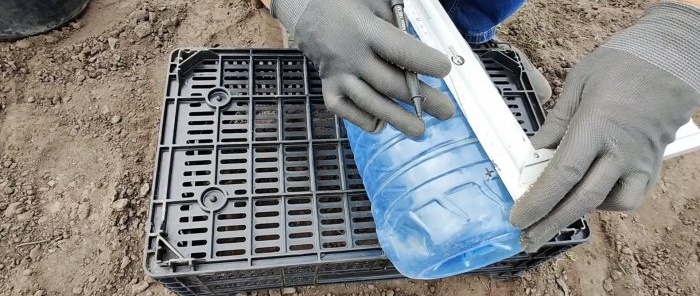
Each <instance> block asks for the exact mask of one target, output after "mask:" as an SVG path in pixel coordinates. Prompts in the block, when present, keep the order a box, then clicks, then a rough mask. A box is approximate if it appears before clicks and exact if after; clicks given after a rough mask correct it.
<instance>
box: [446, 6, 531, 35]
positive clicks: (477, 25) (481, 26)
mask: <svg viewBox="0 0 700 296" xmlns="http://www.w3.org/2000/svg"><path fill="white" fill-rule="evenodd" d="M440 2H441V3H442V5H443V7H444V8H445V10H447V13H448V14H449V15H450V17H451V18H452V21H453V22H454V23H455V25H457V28H458V29H459V31H460V32H461V33H462V35H463V36H464V39H466V40H467V42H469V43H477V44H478V43H484V42H487V41H489V40H491V39H492V38H493V36H495V35H496V26H498V25H499V24H500V23H501V22H503V21H504V20H506V19H507V18H508V17H509V16H511V15H512V14H513V13H515V11H516V10H518V8H520V7H521V6H522V5H523V3H525V0H440Z"/></svg>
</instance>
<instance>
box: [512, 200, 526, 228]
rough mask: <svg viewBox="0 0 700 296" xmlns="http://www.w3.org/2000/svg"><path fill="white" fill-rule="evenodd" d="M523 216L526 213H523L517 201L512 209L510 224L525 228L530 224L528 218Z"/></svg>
mask: <svg viewBox="0 0 700 296" xmlns="http://www.w3.org/2000/svg"><path fill="white" fill-rule="evenodd" d="M523 217H524V215H523V213H522V210H521V207H520V206H519V204H518V203H517V202H516V203H515V205H513V208H512V209H511V211H510V217H509V218H510V224H511V225H513V227H515V228H517V229H525V227H527V226H529V223H527V221H526V219H524V218H523Z"/></svg>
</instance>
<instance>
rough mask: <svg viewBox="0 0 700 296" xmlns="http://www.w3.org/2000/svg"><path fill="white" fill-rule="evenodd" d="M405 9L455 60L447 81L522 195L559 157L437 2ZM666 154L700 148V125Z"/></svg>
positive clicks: (410, 1) (511, 187)
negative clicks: (528, 128) (523, 121)
mask: <svg viewBox="0 0 700 296" xmlns="http://www.w3.org/2000/svg"><path fill="white" fill-rule="evenodd" d="M405 3H406V7H405V10H406V13H407V15H408V18H409V19H410V21H411V24H412V25H413V27H414V29H415V30H416V32H417V33H418V36H419V37H420V38H421V40H422V41H423V42H424V43H426V44H428V45H430V46H432V47H434V48H436V49H438V50H440V51H442V52H443V53H445V54H447V55H448V56H449V57H450V59H451V60H452V62H453V65H452V66H453V67H452V72H450V74H449V75H448V76H447V77H446V78H445V82H446V84H447V86H448V87H449V89H450V91H451V92H452V94H453V95H454V96H455V98H456V99H457V103H458V105H459V107H460V109H461V110H462V112H463V113H464V114H465V116H466V117H467V118H468V121H469V124H470V125H471V127H472V128H473V129H474V132H475V134H476V136H477V138H478V139H479V142H480V143H481V145H482V146H483V147H484V150H485V151H486V154H487V155H488V156H489V159H490V160H491V161H492V162H493V164H494V166H495V168H496V171H497V172H498V174H499V175H500V177H501V179H502V180H503V183H504V184H505V186H506V188H507V189H508V192H510V194H511V196H512V197H513V199H518V198H519V197H520V196H521V195H522V194H523V193H524V192H525V190H527V188H528V187H529V186H530V184H532V182H534V181H535V180H536V179H537V177H538V176H539V175H540V174H541V173H542V171H543V170H544V168H545V167H546V166H547V162H548V161H549V159H551V158H552V156H553V155H554V151H552V150H538V151H535V149H534V147H533V146H532V143H530V140H529V139H528V137H527V135H525V133H524V132H523V130H522V128H521V127H520V124H518V122H517V121H516V120H515V117H513V115H512V113H511V111H510V109H509V108H508V106H507V105H506V103H505V102H504V101H503V99H502V98H501V96H500V94H499V93H498V90H497V89H496V87H495V86H494V85H493V83H492V82H491V80H490V79H489V77H488V75H487V73H486V72H485V71H484V70H483V68H482V67H481V64H480V63H479V61H478V60H477V58H476V56H475V55H474V54H473V52H472V50H471V48H470V47H469V45H468V44H467V43H466V42H465V41H464V38H462V35H461V34H460V33H459V31H458V30H457V28H456V27H455V25H454V24H453V23H452V21H450V17H449V16H448V15H447V12H445V10H444V9H443V8H442V5H441V4H440V2H438V0H405ZM676 137H677V139H676V142H674V143H672V144H670V145H669V146H668V147H667V149H666V152H665V157H666V158H670V157H674V156H678V155H681V154H684V153H688V152H690V151H692V150H696V149H698V148H700V129H699V128H698V127H697V126H696V125H695V124H693V123H692V122H690V123H689V124H687V125H685V126H683V127H682V128H681V129H680V130H679V131H678V134H677V136H676Z"/></svg>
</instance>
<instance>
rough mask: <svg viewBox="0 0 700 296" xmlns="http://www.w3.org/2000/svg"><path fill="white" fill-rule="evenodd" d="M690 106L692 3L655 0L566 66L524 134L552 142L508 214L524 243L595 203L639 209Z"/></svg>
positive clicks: (698, 57) (699, 94)
mask: <svg viewBox="0 0 700 296" xmlns="http://www.w3.org/2000/svg"><path fill="white" fill-rule="evenodd" d="M698 104H700V8H698V7H695V6H692V5H690V4H683V3H679V2H662V3H660V4H658V5H655V6H653V7H651V8H650V9H649V10H648V11H647V14H646V15H645V16H644V17H643V18H642V19H641V20H640V22H639V23H637V24H636V25H634V26H633V27H631V28H629V29H627V30H625V31H623V32H622V33H621V34H619V35H617V36H616V37H614V38H613V39H612V40H611V41H610V42H608V43H607V44H605V45H603V46H602V47H601V48H599V49H597V50H596V51H595V52H594V53H593V54H591V55H590V56H588V57H587V58H585V59H584V60H583V61H582V62H581V63H580V64H579V65H577V66H576V67H575V69H573V70H572V71H571V72H570V74H569V75H568V77H567V79H566V85H565V86H564V92H563V93H562V95H561V99H560V101H559V102H558V104H557V105H556V106H555V108H554V110H552V111H551V112H550V114H549V115H548V117H547V120H546V122H545V124H544V126H543V127H542V129H541V130H540V131H539V133H537V135H535V136H534V137H533V138H532V143H533V145H534V146H535V147H536V148H556V147H557V146H558V149H557V151H556V154H555V156H554V158H553V159H552V160H551V161H550V162H549V165H548V166H547V168H546V169H545V171H544V172H543V174H542V175H541V176H540V177H539V179H538V180H537V181H536V182H535V183H534V184H533V185H532V186H531V187H530V188H529V190H528V191H527V192H526V193H525V194H524V195H523V196H522V197H521V198H520V199H518V200H517V201H516V203H515V205H514V207H513V210H512V212H511V222H512V224H513V225H514V226H515V227H517V228H520V229H523V231H522V243H523V247H524V248H525V250H526V251H528V252H532V251H536V250H537V249H539V247H540V246H542V245H543V244H544V243H546V242H547V241H549V240H550V239H551V238H552V237H554V236H555V235H556V233H557V232H558V231H560V230H562V229H563V228H565V227H567V226H569V225H570V224H572V223H573V222H575V221H576V220H578V219H580V218H581V217H583V216H584V215H585V214H586V213H589V212H592V211H594V210H595V209H602V210H614V211H624V210H632V209H636V208H638V207H639V206H640V205H641V203H642V200H643V199H644V198H645V196H646V195H647V194H648V192H649V191H650V189H652V188H653V186H654V184H655V182H656V179H657V176H658V174H659V170H660V167H661V163H662V158H663V153H664V150H665V147H666V146H667V145H668V144H669V143H671V142H672V141H673V140H674V137H675V133H676V131H677V130H678V128H679V127H681V126H682V125H684V124H685V123H687V122H688V120H689V119H690V117H691V115H692V114H693V111H694V110H695V107H697V106H698Z"/></svg>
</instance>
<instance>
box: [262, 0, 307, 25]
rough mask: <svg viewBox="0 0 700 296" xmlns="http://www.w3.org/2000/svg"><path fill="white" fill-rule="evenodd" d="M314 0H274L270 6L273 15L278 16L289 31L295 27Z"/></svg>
mask: <svg viewBox="0 0 700 296" xmlns="http://www.w3.org/2000/svg"><path fill="white" fill-rule="evenodd" d="M311 1H312V0H274V1H272V5H270V6H271V8H270V13H271V14H272V16H274V17H275V18H277V19H278V20H279V21H280V22H281V23H282V24H283V25H284V27H285V28H287V30H288V31H289V32H294V29H295V28H296V26H297V23H298V22H299V19H300V18H301V16H302V15H303V14H304V11H306V7H307V6H309V3H310V2H311Z"/></svg>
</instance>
